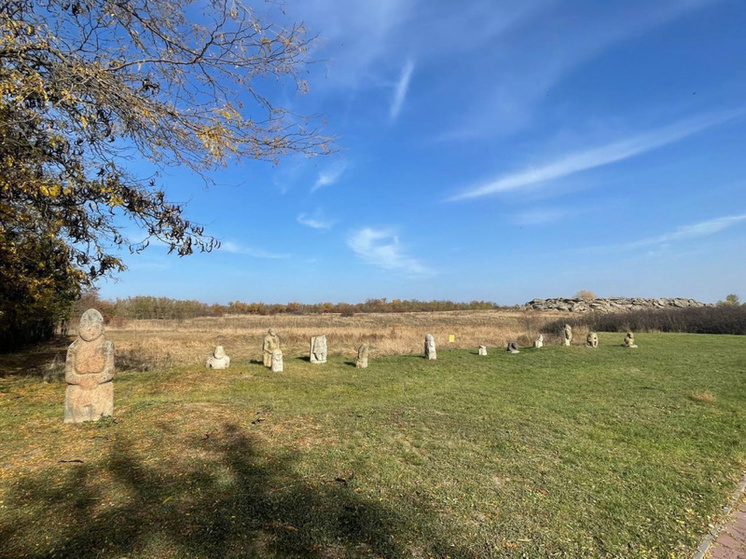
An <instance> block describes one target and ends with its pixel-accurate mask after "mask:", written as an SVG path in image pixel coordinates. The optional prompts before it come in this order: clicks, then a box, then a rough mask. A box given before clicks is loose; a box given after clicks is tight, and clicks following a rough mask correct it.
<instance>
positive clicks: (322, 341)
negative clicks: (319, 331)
mask: <svg viewBox="0 0 746 559" xmlns="http://www.w3.org/2000/svg"><path fill="white" fill-rule="evenodd" d="M310 353H311V363H316V364H319V363H326V336H313V337H312V338H311V350H310Z"/></svg>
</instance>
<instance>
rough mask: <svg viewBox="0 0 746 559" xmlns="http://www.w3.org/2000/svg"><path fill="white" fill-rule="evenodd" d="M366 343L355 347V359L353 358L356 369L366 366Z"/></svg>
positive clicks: (367, 349)
mask: <svg viewBox="0 0 746 559" xmlns="http://www.w3.org/2000/svg"><path fill="white" fill-rule="evenodd" d="M368 352H369V348H368V344H363V345H361V346H360V347H359V348H357V359H356V360H355V367H357V368H358V369H367V368H368Z"/></svg>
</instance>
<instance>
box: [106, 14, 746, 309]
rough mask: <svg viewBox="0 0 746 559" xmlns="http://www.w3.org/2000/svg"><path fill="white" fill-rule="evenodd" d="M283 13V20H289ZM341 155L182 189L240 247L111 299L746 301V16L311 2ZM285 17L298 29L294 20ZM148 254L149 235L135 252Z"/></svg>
mask: <svg viewBox="0 0 746 559" xmlns="http://www.w3.org/2000/svg"><path fill="white" fill-rule="evenodd" d="M270 9H275V8H270ZM285 12H286V13H287V16H288V17H289V18H293V19H294V20H298V21H303V22H305V25H306V26H307V28H308V29H309V31H310V32H311V33H312V34H318V36H319V37H318V40H317V41H316V43H315V47H314V48H315V50H314V52H313V53H312V57H313V58H314V59H316V60H319V62H317V63H315V64H313V65H312V66H310V67H309V68H308V69H307V70H308V75H307V79H308V81H309V85H310V92H309V93H308V94H307V95H300V94H299V93H297V92H296V91H295V89H294V88H292V87H287V88H284V89H282V90H280V92H279V93H277V94H275V98H274V100H275V101H276V102H277V103H280V104H285V105H288V106H290V107H292V108H293V109H294V110H296V111H298V112H301V113H305V114H320V115H322V117H323V120H324V122H325V124H324V132H326V133H327V134H333V135H336V136H337V137H338V140H337V144H336V145H337V148H338V151H337V152H336V153H334V154H333V155H330V156H327V157H316V158H304V157H290V158H287V159H284V160H283V161H282V162H281V163H280V164H279V165H277V166H272V165H270V164H266V163H261V162H254V161H244V162H234V163H232V164H231V165H229V166H228V167H227V168H226V169H224V170H221V171H220V172H218V173H216V174H215V175H214V178H215V180H216V183H217V184H216V185H215V186H212V187H210V188H209V189H205V186H204V181H203V180H202V179H201V178H199V177H197V176H193V175H191V174H189V173H188V172H186V171H185V170H182V169H165V170H164V171H163V174H162V177H161V184H162V186H163V187H164V188H165V190H166V191H167V192H168V194H169V196H170V197H171V199H172V200H173V201H176V202H187V203H188V204H187V213H188V215H189V217H190V218H191V219H193V221H196V222H199V223H201V224H203V225H205V227H206V229H207V232H208V233H210V234H212V235H214V236H216V237H218V238H219V239H221V240H222V242H223V245H222V248H221V249H220V250H218V251H216V252H213V253H210V254H202V255H195V256H191V257H188V258H178V257H176V256H167V255H166V254H165V251H164V250H163V249H162V248H161V247H158V246H154V247H151V248H150V249H148V250H147V251H145V252H144V253H142V254H140V255H132V256H130V255H125V261H126V263H127V265H128V266H129V270H128V271H126V272H124V273H122V274H120V275H119V276H118V277H117V279H116V281H106V282H103V283H102V284H101V285H100V287H101V295H102V296H103V297H107V298H115V297H126V296H134V295H158V296H169V297H175V298H188V299H198V300H201V301H205V302H222V303H226V302H229V301H233V300H242V301H266V302H288V301H300V302H320V301H332V302H338V301H349V302H357V301H362V300H365V299H367V298H378V297H387V298H389V299H395V298H402V299H404V298H406V299H410V298H416V299H451V300H459V301H462V300H467V301H468V300H474V299H486V300H492V301H496V302H498V303H501V304H515V303H523V302H525V301H527V300H529V299H532V298H534V297H542V298H546V297H559V296H572V295H573V294H574V293H575V292H577V291H578V290H580V289H590V290H592V291H594V292H595V293H596V294H597V295H599V296H639V297H665V296H681V297H693V298H696V299H700V300H703V301H709V302H714V301H716V300H718V299H723V298H724V297H725V295H726V294H728V293H738V294H739V295H741V297H742V298H746V258H744V252H745V251H744V249H745V248H746V195H745V194H746V157H745V156H746V149H745V148H746V141H745V140H746V34H745V33H744V31H743V30H744V29H745V28H746V3H744V2H743V1H741V0H656V1H655V2H650V1H649V0H645V1H640V0H625V1H616V0H609V1H604V2H598V1H597V0H588V1H582V0H577V1H560V0H554V1H552V0H516V1H513V0H509V1H506V0H484V1H480V0H465V1H463V2H458V3H456V2H452V1H443V0H376V1H372V0H368V1H365V0H305V1H303V2H295V3H293V2H290V3H288V4H287V5H286V6H285ZM272 17H278V18H279V17H282V16H281V15H280V14H279V13H276V12H275V13H273V14H272ZM130 237H132V238H133V239H136V238H137V235H136V234H131V235H130Z"/></svg>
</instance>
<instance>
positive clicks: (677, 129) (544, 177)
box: [447, 109, 744, 202]
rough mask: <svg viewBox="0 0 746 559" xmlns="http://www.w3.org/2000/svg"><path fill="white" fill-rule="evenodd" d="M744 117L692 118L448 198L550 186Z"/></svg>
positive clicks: (733, 113) (737, 114)
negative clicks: (547, 184)
mask: <svg viewBox="0 0 746 559" xmlns="http://www.w3.org/2000/svg"><path fill="white" fill-rule="evenodd" d="M743 115H744V110H743V109H739V110H737V111H728V112H720V113H715V114H708V115H703V116H698V117H695V118H690V119H687V120H683V121H680V122H677V123H675V124H672V125H669V126H666V127H663V128H659V129H657V130H653V131H649V132H645V133H643V134H639V135H637V136H633V137H631V138H626V139H624V140H620V141H617V142H614V143H611V144H608V145H606V146H602V147H600V148H593V149H589V150H587V151H582V152H576V153H570V154H567V155H564V156H562V157H559V158H557V159H554V160H552V161H548V162H547V163H544V164H543V165H540V166H538V167H533V168H529V169H525V170H523V171H518V172H516V173H511V174H508V175H504V176H501V177H498V178H496V179H494V180H491V181H488V182H487V183H485V184H481V185H478V186H475V187H471V188H467V189H466V190H464V191H463V192H461V193H459V194H456V195H454V196H451V197H449V198H447V201H449V202H453V201H457V200H467V199H472V198H481V197H483V196H488V195H491V194H497V193H500V192H509V191H515V190H519V189H524V188H528V187H532V186H535V185H537V184H541V183H546V182H549V181H552V180H556V179H559V178H562V177H566V176H569V175H572V174H575V173H579V172H581V171H586V170H588V169H594V168H596V167H601V166H604V165H609V164H611V163H616V162H618V161H622V160H624V159H628V158H630V157H634V156H635V155H640V154H642V153H646V152H649V151H652V150H654V149H658V148H660V147H663V146H665V145H668V144H671V143H674V142H677V141H679V140H682V139H684V138H686V137H688V136H691V135H693V134H696V133H697V132H701V131H703V130H706V129H708V128H711V127H713V126H717V125H718V124H723V123H724V122H727V121H729V120H733V119H735V118H738V117H740V116H743Z"/></svg>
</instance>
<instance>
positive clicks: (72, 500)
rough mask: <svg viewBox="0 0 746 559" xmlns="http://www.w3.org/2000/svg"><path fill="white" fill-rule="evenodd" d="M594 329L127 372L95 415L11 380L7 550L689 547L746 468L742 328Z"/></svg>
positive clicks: (316, 553)
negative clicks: (420, 348)
mask: <svg viewBox="0 0 746 559" xmlns="http://www.w3.org/2000/svg"><path fill="white" fill-rule="evenodd" d="M599 337H600V341H601V346H600V347H599V348H598V349H597V350H592V349H588V348H585V347H579V346H578V347H569V348H564V347H559V346H550V347H545V348H542V349H540V350H533V349H524V350H522V351H521V353H520V354H518V355H509V354H507V353H506V352H505V351H504V350H503V349H502V348H490V354H489V355H488V356H487V357H479V356H477V355H476V350H473V351H472V350H465V349H458V350H450V351H448V350H447V348H446V347H442V346H441V347H439V348H438V360H437V361H425V360H424V359H422V358H421V357H419V356H414V355H409V356H390V357H381V358H378V359H375V360H372V361H371V366H370V367H369V368H368V369H365V370H358V369H355V368H354V366H353V364H352V363H351V362H350V361H349V360H348V359H347V358H345V357H342V356H333V357H331V358H330V361H329V363H327V364H326V365H312V364H310V363H309V362H308V361H306V360H303V359H298V358H290V359H286V363H285V372H284V373H271V372H270V371H269V370H267V369H265V368H263V367H262V365H261V364H259V363H255V362H248V361H241V360H238V361H236V362H234V363H232V365H231V368H230V369H228V370H226V371H206V370H204V369H201V368H198V367H181V368H174V369H170V370H159V371H153V372H148V373H134V372H132V373H122V374H120V375H119V376H118V377H117V378H116V379H115V383H116V384H115V386H116V389H115V390H116V408H115V409H116V421H102V422H98V423H91V424H84V425H64V424H63V423H62V402H63V398H64V384H60V383H57V384H46V383H42V382H39V381H38V380H37V379H33V378H28V377H23V376H8V377H5V378H0V421H1V422H2V425H3V436H2V438H1V439H0V467H1V468H2V469H1V470H0V556H3V557H34V558H42V557H76V558H94V557H116V558H123V557H128V558H135V557H179V558H181V557H215V558H218V557H269V558H272V557H309V558H336V557H452V558H461V557H463V558H477V557H480V558H481V557H516V558H518V557H528V558H532V557H568V558H569V557H572V558H577V557H630V558H632V557H635V558H637V557H667V558H671V557H674V558H675V557H687V558H688V557H691V556H692V554H693V552H694V549H695V548H696V546H697V544H698V543H699V541H700V539H701V538H702V536H703V535H704V534H705V533H706V532H707V529H708V528H707V525H708V523H709V522H711V521H713V520H714V519H715V517H716V516H717V514H718V513H719V511H720V510H721V507H722V505H723V504H725V502H726V501H727V499H728V496H729V495H730V494H731V493H732V491H733V490H734V489H735V487H736V485H737V482H738V479H739V478H740V476H741V474H742V473H743V472H744V471H746V443H745V442H744V441H746V339H745V338H743V337H737V336H706V335H690V334H640V335H638V336H636V342H637V343H638V344H639V346H640V348H639V349H637V350H627V349H624V348H622V347H621V346H620V344H621V341H622V336H620V335H619V334H604V333H601V334H600V336H599ZM703 394H707V395H708V396H707V397H702V395H703ZM73 460H74V461H75V462H70V461H73Z"/></svg>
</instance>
